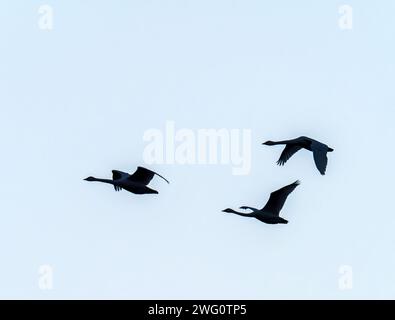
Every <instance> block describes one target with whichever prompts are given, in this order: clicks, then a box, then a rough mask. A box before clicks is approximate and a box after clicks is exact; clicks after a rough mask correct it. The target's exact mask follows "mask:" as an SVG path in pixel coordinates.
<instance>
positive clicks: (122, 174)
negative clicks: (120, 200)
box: [112, 170, 129, 191]
mask: <svg viewBox="0 0 395 320" xmlns="http://www.w3.org/2000/svg"><path fill="white" fill-rule="evenodd" d="M127 177H129V174H128V173H126V172H122V171H118V170H112V180H114V181H115V182H116V181H117V180H121V179H126V178H127ZM114 189H115V191H121V190H122V188H121V187H120V186H117V185H115V184H114Z"/></svg>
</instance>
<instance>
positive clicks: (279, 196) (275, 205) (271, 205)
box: [262, 180, 300, 215]
mask: <svg viewBox="0 0 395 320" xmlns="http://www.w3.org/2000/svg"><path fill="white" fill-rule="evenodd" d="M299 184H300V182H299V180H298V181H295V182H294V183H292V184H290V185H288V186H285V187H283V188H281V189H278V190H277V191H274V192H272V193H271V194H270V198H269V200H268V202H267V203H266V205H265V206H264V207H263V209H262V211H268V212H271V213H273V214H275V215H279V214H280V211H281V209H282V208H283V206H284V203H285V200H287V197H288V195H289V194H290V193H291V192H292V191H294V190H295V188H296V187H297V186H298V185H299Z"/></svg>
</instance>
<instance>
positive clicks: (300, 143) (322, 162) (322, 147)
mask: <svg viewBox="0 0 395 320" xmlns="http://www.w3.org/2000/svg"><path fill="white" fill-rule="evenodd" d="M262 144H265V145H267V146H274V145H277V144H285V148H284V150H283V152H282V153H281V156H280V159H278V161H277V164H278V165H279V166H283V165H284V163H286V162H287V161H288V159H289V158H291V157H292V156H293V155H294V154H295V153H296V152H298V151H299V150H300V149H302V148H304V149H307V150H309V151H312V152H313V156H314V162H315V165H316V167H317V169H318V171H319V172H320V173H321V174H322V175H324V174H325V171H326V165H327V164H328V158H327V156H326V154H327V152H332V151H333V149H332V148H329V147H328V146H327V145H326V144H324V143H321V142H319V141H317V140H314V139H311V138H308V137H299V138H296V139H293V140H284V141H266V142H264V143H262Z"/></svg>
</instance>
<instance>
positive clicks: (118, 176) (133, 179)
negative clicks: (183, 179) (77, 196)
mask: <svg viewBox="0 0 395 320" xmlns="http://www.w3.org/2000/svg"><path fill="white" fill-rule="evenodd" d="M155 175H157V176H159V177H161V178H162V179H163V180H165V181H166V182H167V183H169V181H167V180H166V179H165V178H164V177H162V176H161V175H160V174H158V173H156V172H154V171H151V170H149V169H146V168H143V167H137V170H136V171H135V172H134V173H133V174H129V173H126V172H122V171H118V170H112V180H111V179H98V178H95V177H88V178H86V179H84V180H86V181H98V182H104V183H109V184H112V185H113V186H114V189H115V191H120V190H122V189H125V190H127V191H129V192H131V193H135V194H147V193H159V192H158V191H156V190H154V189H151V188H149V187H147V184H149V183H150V181H151V180H152V178H153V177H154V176H155Z"/></svg>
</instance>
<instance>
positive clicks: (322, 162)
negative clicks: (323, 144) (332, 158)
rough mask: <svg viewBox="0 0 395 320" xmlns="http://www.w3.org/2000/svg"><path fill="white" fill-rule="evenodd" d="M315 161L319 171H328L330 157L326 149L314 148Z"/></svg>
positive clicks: (322, 172)
mask: <svg viewBox="0 0 395 320" xmlns="http://www.w3.org/2000/svg"><path fill="white" fill-rule="evenodd" d="M313 156H314V162H315V165H316V167H317V169H318V171H319V172H320V173H321V174H322V175H324V174H325V171H326V165H327V164H328V157H327V156H326V151H324V150H314V151H313Z"/></svg>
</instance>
